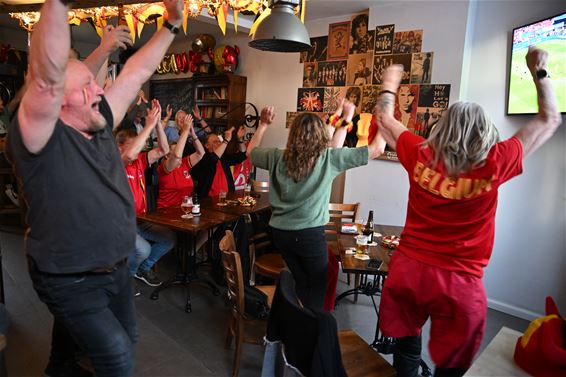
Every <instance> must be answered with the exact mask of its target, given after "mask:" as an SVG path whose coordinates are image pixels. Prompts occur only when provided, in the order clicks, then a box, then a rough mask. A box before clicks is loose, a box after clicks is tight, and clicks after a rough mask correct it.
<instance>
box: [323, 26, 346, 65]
mask: <svg viewBox="0 0 566 377" xmlns="http://www.w3.org/2000/svg"><path fill="white" fill-rule="evenodd" d="M349 40H350V22H338V23H335V24H330V25H329V26H328V53H327V55H326V58H327V59H328V60H343V59H348V51H349V50H348V41H349Z"/></svg>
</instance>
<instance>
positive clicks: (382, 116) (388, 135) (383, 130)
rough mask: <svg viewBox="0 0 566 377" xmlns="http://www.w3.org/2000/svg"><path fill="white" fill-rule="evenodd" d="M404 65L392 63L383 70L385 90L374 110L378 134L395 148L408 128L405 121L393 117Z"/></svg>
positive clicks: (383, 86) (381, 93) (382, 80)
mask: <svg viewBox="0 0 566 377" xmlns="http://www.w3.org/2000/svg"><path fill="white" fill-rule="evenodd" d="M402 74H403V66H402V65H399V64H394V65H390V66H389V67H387V68H386V69H385V71H384V72H383V77H382V79H381V82H382V83H383V84H382V88H383V90H382V91H381V92H380V94H379V97H378V98H377V104H376V105H375V108H374V110H373V115H374V116H375V119H376V121H377V126H378V130H379V131H378V134H377V135H376V139H378V135H379V136H380V137H383V138H384V139H385V142H386V143H387V144H388V145H389V146H390V147H391V148H393V149H396V148H397V139H398V138H399V135H401V134H402V133H403V132H404V131H406V130H407V128H406V127H405V126H404V125H403V123H401V122H399V121H398V120H397V119H395V118H394V117H393V110H394V106H395V96H396V93H397V90H398V89H399V84H400V83H401V77H402Z"/></svg>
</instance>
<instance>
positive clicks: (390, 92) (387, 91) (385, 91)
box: [379, 90, 397, 96]
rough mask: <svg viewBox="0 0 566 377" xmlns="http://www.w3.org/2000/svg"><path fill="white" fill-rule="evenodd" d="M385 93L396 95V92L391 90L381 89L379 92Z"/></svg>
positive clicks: (380, 93)
mask: <svg viewBox="0 0 566 377" xmlns="http://www.w3.org/2000/svg"><path fill="white" fill-rule="evenodd" d="M385 93H387V94H393V95H394V96H396V95H397V93H395V92H393V91H391V90H382V91H381V92H379V95H382V94H385Z"/></svg>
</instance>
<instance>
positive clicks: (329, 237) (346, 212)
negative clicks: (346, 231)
mask: <svg viewBox="0 0 566 377" xmlns="http://www.w3.org/2000/svg"><path fill="white" fill-rule="evenodd" d="M359 207H360V203H353V204H343V203H330V204H329V205H328V211H329V212H330V221H329V222H328V223H327V224H326V225H325V226H324V233H325V234H326V242H327V243H328V246H330V248H331V249H332V252H333V254H334V255H336V257H337V258H340V255H339V250H338V237H339V236H340V229H341V227H342V224H343V223H353V222H354V221H356V218H357V216H358V209H359ZM347 276H348V285H350V274H348V275H347ZM354 284H355V285H356V286H357V285H358V284H360V274H355V275H354ZM357 302H358V293H357V292H356V293H354V304H355V303H357Z"/></svg>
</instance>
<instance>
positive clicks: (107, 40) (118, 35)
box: [100, 25, 133, 52]
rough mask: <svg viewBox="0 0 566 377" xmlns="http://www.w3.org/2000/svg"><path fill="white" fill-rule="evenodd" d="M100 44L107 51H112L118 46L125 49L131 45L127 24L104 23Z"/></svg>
mask: <svg viewBox="0 0 566 377" xmlns="http://www.w3.org/2000/svg"><path fill="white" fill-rule="evenodd" d="M100 44H101V45H102V46H103V47H104V48H105V49H106V50H107V51H109V52H114V51H116V50H117V49H118V48H121V49H123V50H125V49H126V48H128V46H132V45H133V43H132V37H131V35H130V29H128V26H127V25H119V26H116V27H114V26H113V25H106V26H105V27H104V29H103V30H102V40H101V41H100Z"/></svg>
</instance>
